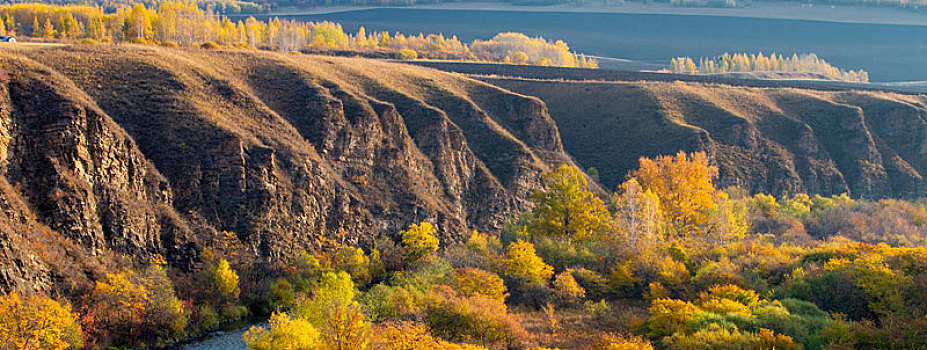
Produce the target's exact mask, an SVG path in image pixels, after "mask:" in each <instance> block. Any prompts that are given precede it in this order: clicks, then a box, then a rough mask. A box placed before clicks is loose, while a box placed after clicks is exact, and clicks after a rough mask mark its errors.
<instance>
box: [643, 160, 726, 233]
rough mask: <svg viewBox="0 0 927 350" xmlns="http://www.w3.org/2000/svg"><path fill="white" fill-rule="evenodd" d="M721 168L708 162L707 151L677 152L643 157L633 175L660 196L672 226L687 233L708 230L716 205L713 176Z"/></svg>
mask: <svg viewBox="0 0 927 350" xmlns="http://www.w3.org/2000/svg"><path fill="white" fill-rule="evenodd" d="M717 175H718V168H717V167H715V166H710V165H708V157H707V156H706V155H705V153H704V152H696V153H692V154H686V153H685V152H679V153H677V154H676V156H659V157H656V159H650V158H645V157H642V158H641V159H640V168H639V169H638V170H637V171H634V172H632V173H631V178H633V179H635V180H636V181H637V182H638V183H640V185H641V187H642V188H643V189H644V190H646V191H651V192H653V193H654V194H656V195H657V197H658V198H659V199H660V207H661V209H662V211H663V214H664V215H665V216H666V219H667V221H668V222H669V224H670V225H671V227H672V228H673V229H674V230H675V231H676V233H677V234H680V235H682V236H684V237H688V235H690V234H700V233H704V232H705V229H706V227H705V226H706V224H707V223H708V220H709V215H710V214H711V211H712V210H714V209H715V207H716V204H715V202H714V196H715V192H716V191H717V190H716V189H715V186H714V183H713V182H712V180H713V178H714V177H715V176H717Z"/></svg>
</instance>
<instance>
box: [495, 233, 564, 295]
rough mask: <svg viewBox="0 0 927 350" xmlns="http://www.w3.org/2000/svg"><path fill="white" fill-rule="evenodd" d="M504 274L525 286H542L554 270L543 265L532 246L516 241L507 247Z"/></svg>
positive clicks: (528, 243)
mask: <svg viewBox="0 0 927 350" xmlns="http://www.w3.org/2000/svg"><path fill="white" fill-rule="evenodd" d="M504 263H505V273H506V275H508V276H511V277H513V278H516V279H519V280H521V281H523V282H524V283H525V284H544V283H547V280H549V279H550V276H551V275H553V274H554V268H553V267H551V266H550V265H547V264H546V263H544V260H541V258H540V257H539V256H538V255H537V253H536V252H535V250H534V244H531V242H525V241H522V240H518V242H514V243H512V244H510V245H509V249H508V253H507V254H506V259H505V261H504Z"/></svg>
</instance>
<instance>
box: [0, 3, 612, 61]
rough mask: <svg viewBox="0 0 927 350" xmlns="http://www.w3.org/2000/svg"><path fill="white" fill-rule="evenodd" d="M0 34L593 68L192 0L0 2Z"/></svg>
mask: <svg viewBox="0 0 927 350" xmlns="http://www.w3.org/2000/svg"><path fill="white" fill-rule="evenodd" d="M0 34H10V35H13V34H18V35H26V36H30V37H33V38H42V39H46V40H60V41H79V42H83V43H100V42H123V41H124V42H132V43H141V44H160V45H166V46H177V45H202V44H208V45H220V46H237V47H240V48H260V49H266V50H275V51H283V52H290V51H332V50H334V51H354V52H386V53H393V54H394V55H395V56H396V57H398V58H402V59H415V58H434V59H453V60H472V61H492V62H507V63H515V64H536V65H548V66H562V67H582V68H596V67H597V66H598V64H597V62H596V61H595V60H594V59H590V58H587V57H585V55H583V54H579V53H575V52H572V51H570V47H569V46H568V45H567V44H566V43H565V42H563V41H560V40H558V41H555V42H551V41H548V40H546V39H544V38H540V37H529V36H527V35H524V34H521V33H500V34H498V35H496V36H495V37H493V38H491V39H489V40H474V41H472V42H470V43H464V42H462V41H460V40H459V39H458V38H457V37H456V36H452V37H445V36H444V35H443V34H429V35H424V34H418V35H404V34H401V33H395V34H390V33H388V32H370V33H368V32H367V31H366V30H365V29H364V28H363V27H361V28H360V30H359V31H358V32H357V33H346V32H345V31H344V29H343V28H342V27H341V25H340V24H338V23H332V22H302V21H295V20H280V19H279V18H273V19H271V20H269V21H259V20H257V19H255V18H254V17H249V18H247V19H245V20H239V21H232V20H230V19H229V18H228V17H225V16H220V15H216V14H215V13H214V12H212V11H210V10H202V9H200V7H199V6H198V5H197V4H196V3H195V2H193V1H186V2H184V1H164V2H160V3H159V4H158V6H157V7H156V8H151V9H149V8H147V7H146V6H145V5H143V4H137V5H135V6H133V7H131V8H130V7H120V8H118V9H117V10H116V12H114V13H111V14H107V13H105V12H104V11H103V10H101V9H99V8H96V7H89V6H55V5H40V4H17V5H3V6H0Z"/></svg>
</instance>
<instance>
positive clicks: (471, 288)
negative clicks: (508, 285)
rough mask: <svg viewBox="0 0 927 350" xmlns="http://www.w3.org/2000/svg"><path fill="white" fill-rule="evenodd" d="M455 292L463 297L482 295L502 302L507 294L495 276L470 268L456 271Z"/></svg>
mask: <svg viewBox="0 0 927 350" xmlns="http://www.w3.org/2000/svg"><path fill="white" fill-rule="evenodd" d="M456 290H457V292H458V293H460V294H461V295H464V296H474V295H482V296H485V297H489V298H492V299H496V300H499V301H502V302H504V301H505V298H506V297H507V296H508V294H506V293H505V284H504V283H503V282H502V278H500V277H499V276H497V275H496V274H494V273H492V272H489V271H485V270H480V269H476V268H472V267H467V268H462V269H458V270H457V288H456Z"/></svg>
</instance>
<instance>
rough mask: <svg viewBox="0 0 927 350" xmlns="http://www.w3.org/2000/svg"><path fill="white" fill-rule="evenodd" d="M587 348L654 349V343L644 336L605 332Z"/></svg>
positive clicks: (587, 349)
mask: <svg viewBox="0 0 927 350" xmlns="http://www.w3.org/2000/svg"><path fill="white" fill-rule="evenodd" d="M586 350H653V345H650V341H649V340H647V339H645V338H643V337H636V336H624V335H620V334H615V333H605V334H603V335H602V336H601V337H599V338H598V339H596V341H595V342H594V343H592V345H591V346H590V347H588V348H586Z"/></svg>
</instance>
